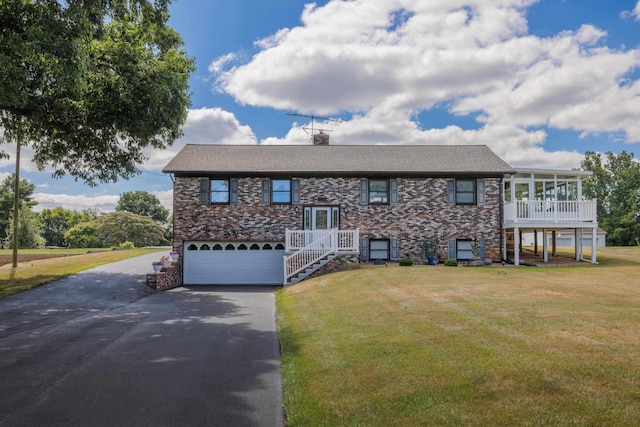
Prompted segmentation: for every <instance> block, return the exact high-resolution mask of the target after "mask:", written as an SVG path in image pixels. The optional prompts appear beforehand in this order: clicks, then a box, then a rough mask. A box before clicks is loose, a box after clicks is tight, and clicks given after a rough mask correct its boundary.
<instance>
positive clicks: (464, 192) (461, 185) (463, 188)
mask: <svg viewBox="0 0 640 427" xmlns="http://www.w3.org/2000/svg"><path fill="white" fill-rule="evenodd" d="M475 189H476V180H475V179H458V180H456V205H475V204H476V191H475Z"/></svg>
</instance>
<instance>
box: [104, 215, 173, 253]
mask: <svg viewBox="0 0 640 427" xmlns="http://www.w3.org/2000/svg"><path fill="white" fill-rule="evenodd" d="M96 235H97V236H98V238H100V240H101V241H102V243H103V245H104V246H116V247H117V246H120V245H121V244H122V243H124V242H127V241H129V242H133V244H134V245H136V247H143V246H155V245H160V244H163V243H164V229H163V228H162V226H161V225H160V224H158V223H157V222H155V221H154V220H152V219H151V218H149V217H147V216H142V215H136V214H132V213H129V212H124V211H120V212H112V213H107V214H103V215H101V216H100V217H99V218H98V219H97V220H96Z"/></svg>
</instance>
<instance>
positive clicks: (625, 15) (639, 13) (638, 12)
mask: <svg viewBox="0 0 640 427" xmlns="http://www.w3.org/2000/svg"><path fill="white" fill-rule="evenodd" d="M620 17H621V18H622V19H633V20H635V21H636V22H640V1H639V2H638V3H636V7H635V8H634V9H633V10H631V11H629V10H625V11H623V12H621V13H620Z"/></svg>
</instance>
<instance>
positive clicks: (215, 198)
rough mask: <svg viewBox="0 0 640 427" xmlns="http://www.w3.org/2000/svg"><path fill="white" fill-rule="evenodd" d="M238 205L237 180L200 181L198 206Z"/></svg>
mask: <svg viewBox="0 0 640 427" xmlns="http://www.w3.org/2000/svg"><path fill="white" fill-rule="evenodd" d="M237 203H238V180H237V179H217V178H215V179H201V180H200V204H203V205H235V204H237Z"/></svg>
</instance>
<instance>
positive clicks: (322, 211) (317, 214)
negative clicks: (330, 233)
mask: <svg viewBox="0 0 640 427" xmlns="http://www.w3.org/2000/svg"><path fill="white" fill-rule="evenodd" d="M332 228H333V227H332V224H331V208H330V207H326V206H323V207H312V208H311V229H312V230H331V229H332Z"/></svg>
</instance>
